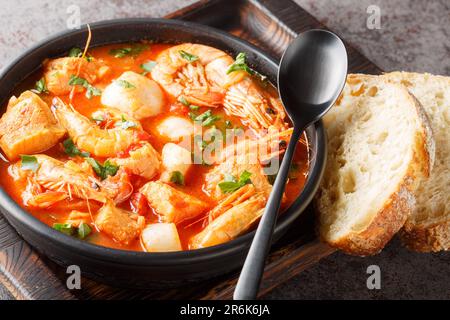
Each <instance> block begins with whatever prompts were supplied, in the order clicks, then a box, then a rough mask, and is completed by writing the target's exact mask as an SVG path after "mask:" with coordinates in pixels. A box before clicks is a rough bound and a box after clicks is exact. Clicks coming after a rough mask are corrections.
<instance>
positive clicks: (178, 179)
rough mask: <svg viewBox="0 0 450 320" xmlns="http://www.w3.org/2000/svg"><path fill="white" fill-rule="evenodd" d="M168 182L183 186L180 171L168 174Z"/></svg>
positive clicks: (182, 177)
mask: <svg viewBox="0 0 450 320" xmlns="http://www.w3.org/2000/svg"><path fill="white" fill-rule="evenodd" d="M170 182H172V183H175V184H178V185H180V186H184V176H183V174H182V173H181V172H180V171H173V172H172V173H171V175H170Z"/></svg>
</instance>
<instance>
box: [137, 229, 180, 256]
mask: <svg viewBox="0 0 450 320" xmlns="http://www.w3.org/2000/svg"><path fill="white" fill-rule="evenodd" d="M141 243H142V245H143V246H144V248H145V250H147V251H148V252H169V251H180V250H182V248H181V242H180V237H179V236H178V231H177V227H176V226H175V224H174V223H154V224H149V225H147V226H146V227H145V229H144V230H143V231H142V233H141Z"/></svg>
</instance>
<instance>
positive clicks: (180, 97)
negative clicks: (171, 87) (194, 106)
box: [178, 96, 191, 107]
mask: <svg viewBox="0 0 450 320" xmlns="http://www.w3.org/2000/svg"><path fill="white" fill-rule="evenodd" d="M178 101H179V102H181V104H182V105H184V106H186V107H189V106H190V105H191V104H190V103H189V101H187V100H186V98H185V97H183V96H179V97H178Z"/></svg>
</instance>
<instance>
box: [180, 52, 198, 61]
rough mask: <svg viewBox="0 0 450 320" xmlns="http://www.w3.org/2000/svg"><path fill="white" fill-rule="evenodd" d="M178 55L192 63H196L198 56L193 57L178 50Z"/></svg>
mask: <svg viewBox="0 0 450 320" xmlns="http://www.w3.org/2000/svg"><path fill="white" fill-rule="evenodd" d="M178 53H179V54H180V56H181V57H182V58H183V59H184V60H187V61H189V62H194V61H197V60H198V59H199V58H198V56H196V55H194V54H190V53H188V52H186V51H184V50H180V51H178Z"/></svg>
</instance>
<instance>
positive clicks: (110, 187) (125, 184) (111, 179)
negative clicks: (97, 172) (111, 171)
mask: <svg viewBox="0 0 450 320" xmlns="http://www.w3.org/2000/svg"><path fill="white" fill-rule="evenodd" d="M102 187H103V190H105V192H106V193H107V195H108V197H109V198H110V199H113V200H114V203H115V204H118V203H122V202H124V201H125V200H127V199H128V198H129V197H130V196H131V195H132V194H133V190H134V188H133V185H132V184H131V181H130V176H129V174H128V173H127V171H126V169H124V168H122V167H121V168H120V169H119V170H118V171H117V173H116V174H115V175H114V176H108V177H107V178H106V179H105V180H103V181H102Z"/></svg>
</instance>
